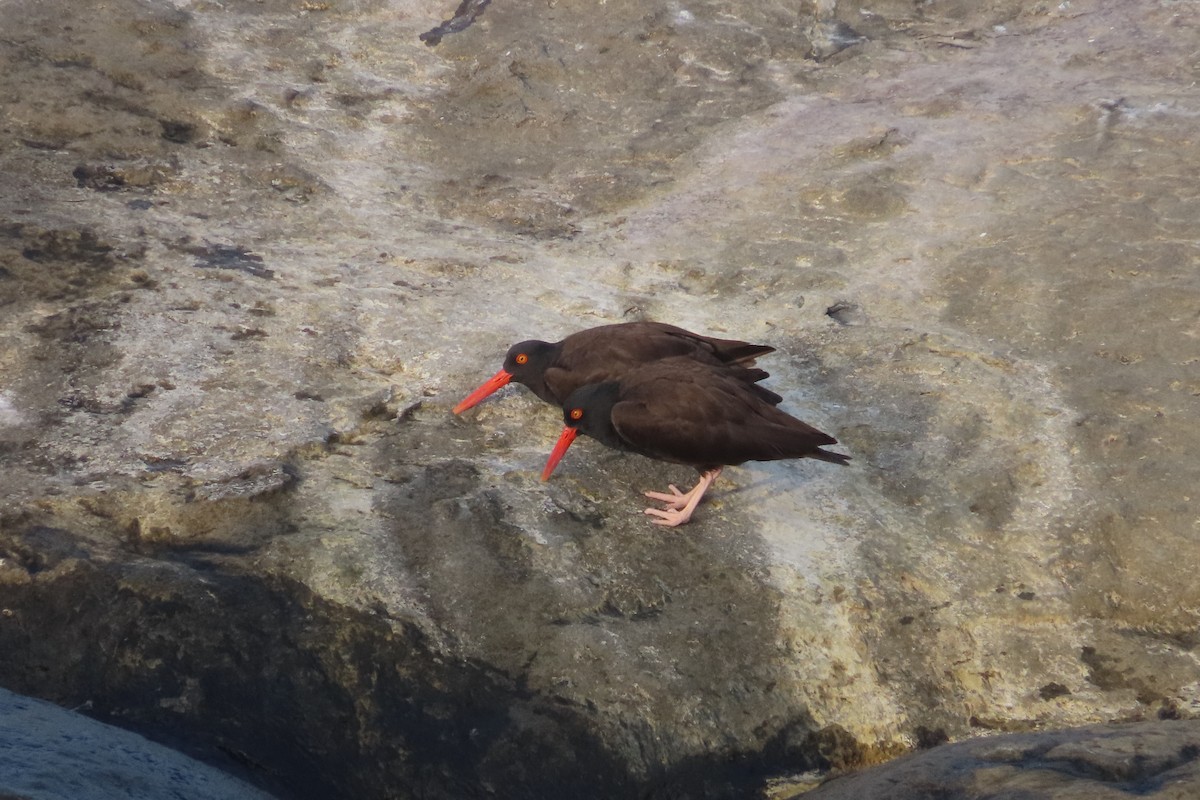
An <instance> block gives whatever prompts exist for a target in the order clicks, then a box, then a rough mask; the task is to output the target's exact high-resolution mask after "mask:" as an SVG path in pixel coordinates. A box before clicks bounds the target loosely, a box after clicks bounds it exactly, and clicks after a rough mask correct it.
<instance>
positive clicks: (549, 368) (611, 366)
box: [454, 322, 783, 414]
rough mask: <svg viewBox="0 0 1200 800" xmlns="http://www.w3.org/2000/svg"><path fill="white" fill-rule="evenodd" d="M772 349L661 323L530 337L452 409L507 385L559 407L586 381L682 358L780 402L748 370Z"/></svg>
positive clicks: (456, 410) (761, 374) (759, 376)
mask: <svg viewBox="0 0 1200 800" xmlns="http://www.w3.org/2000/svg"><path fill="white" fill-rule="evenodd" d="M774 351H775V348H774V347H770V346H768V345H765V344H751V343H749V342H742V341H738V340H737V339H717V338H715V337H712V336H701V335H700V334H698V333H692V332H691V331H688V330H684V329H683V328H677V327H676V326H674V325H667V324H666V323H663V322H623V323H619V324H616V325H601V326H600V327H598V328H588V329H587V330H583V331H579V332H577V333H573V334H571V335H570V336H568V337H567V338H565V339H563V340H562V341H560V342H543V341H539V340H537V339H530V340H529V341H525V342H518V343H517V344H514V345H513V346H512V347H511V348H509V350H508V354H507V355H506V356H505V358H504V367H503V368H502V369H501V370H500V371H499V372H497V373H496V374H495V375H493V376H492V377H491V378H489V379H488V380H487V381H486V382H485V383H484V384H483V385H482V386H480V387H479V388H478V389H476V390H475V391H474V392H472V393H471V394H470V395H468V396H467V397H466V399H464V400H463V401H462V402H461V403H459V404H458V405H456V406H455V407H454V413H455V414H461V413H462V412H464V411H466V410H467V409H468V408H471V407H473V406H475V405H477V404H478V403H479V402H480V401H482V400H483V399H484V398H485V397H487V396H488V395H490V394H491V393H492V392H495V391H496V390H497V389H499V388H500V387H502V386H504V385H506V384H508V383H509V382H510V381H515V382H516V383H520V384H524V385H525V386H527V387H528V388H529V390H530V391H532V392H533V393H534V394H535V395H537V396H538V397H540V398H541V399H543V400H545V401H546V402H547V403H552V404H554V405H556V406H561V405H562V403H563V401H564V400H566V399H567V395H569V394H571V392H573V391H575V390H576V389H578V388H579V387H580V386H585V385H587V384H589V383H603V382H604V381H611V380H615V379H617V378H619V377H621V375H623V374H624V373H625V372H628V371H629V370H631V369H634V368H636V367H639V366H642V365H643V364H647V363H650V362H653V361H658V360H660V359H664V358H672V357H679V356H682V357H687V358H689V359H691V360H693V361H696V362H698V363H701V364H707V365H710V366H713V367H726V368H728V369H729V375H730V377H732V378H735V379H737V380H740V381H743V382H745V383H747V384H748V385H750V386H751V387H752V388H751V391H752V392H754V393H755V394H756V395H757V396H758V397H759V398H760V399H762V400H763V401H765V402H768V403H772V404H775V403H779V402H780V401H781V400H782V399H783V398H781V397H780V396H779V395H777V394H775V393H774V392H772V391H771V390H770V389H765V388H763V387H761V386H757V385H756V384H755V382H756V381H760V380H762V379H763V378H766V377H768V373H766V372H764V371H763V370H761V369H753V368H752V367H753V366H754V359H755V358H757V357H758V356H763V355H766V354H767V353H772V352H774Z"/></svg>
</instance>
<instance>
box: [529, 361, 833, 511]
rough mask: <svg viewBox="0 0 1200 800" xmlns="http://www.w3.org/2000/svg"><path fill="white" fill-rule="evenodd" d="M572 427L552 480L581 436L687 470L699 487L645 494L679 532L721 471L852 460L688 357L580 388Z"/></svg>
mask: <svg viewBox="0 0 1200 800" xmlns="http://www.w3.org/2000/svg"><path fill="white" fill-rule="evenodd" d="M563 422H565V423H566V426H567V427H566V428H564V429H563V432H562V435H561V436H560V437H559V439H558V444H556V445H555V446H554V450H553V452H552V453H551V454H550V458H549V460H547V461H546V468H545V469H544V470H543V471H542V480H547V479H549V477H550V473H552V472H553V471H554V468H555V467H556V466H557V465H558V462H559V461H560V460H561V459H562V457H563V454H564V453H566V452H567V448H568V447H570V446H571V442H572V441H574V439H575V436H576V434H578V433H580V432H582V433H585V434H587V435H588V436H591V437H592V438H593V439H598V440H599V441H600V442H601V443H602V444H606V445H608V446H609V447H613V448H616V449H618V450H629V451H632V452H634V453H641V454H642V455H644V456H649V457H650V458H657V459H660V460H662V461H673V462H675V463H678V464H689V465H691V466H693V467H695V468H696V469H697V470H699V471H700V473H701V475H700V481H699V482H698V483H697V484H696V485H695V486H694V487H693V488H692V490H691V491H689V492H686V493H685V492H681V491H679V490H678V489H677V488H675V487H674V486H671V487H670V490H671V493H670V494H667V493H665V492H646V493H645V494H646V496H647V497H649V498H650V499H652V500H659V501H661V502H663V503H665V504H666V508H647V509H646V513H647V514H650V515H652V516H654V517H657V519H655V520H654V522H655V523H656V524H658V525H668V526H671V527H674V526H676V525H682V524H683V523H685V522H687V521H688V520H689V519H691V517H692V512H693V511H695V510H696V506H697V504H699V502H700V498H701V497H703V496H704V493H705V491H707V490H708V487H709V486H711V485H712V483H713V481H715V480H716V479H717V476H718V475H720V474H721V469H722V467H724V466H726V465H732V464H741V463H743V462H745V461H775V460H778V459H784V458H805V457H807V458H816V459H820V460H821V461H828V462H830V463H833V464H845V463H846V462H847V461H849V460H850V457H849V456H845V455H842V454H840V453H830V452H828V451H826V450H822V449H821V446H822V445H827V444H837V439H834V438H833V437H832V436H830V435H829V434H827V433H822V432H821V431H819V430H817V429H816V428H814V427H813V426H811V425H809V424H808V423H805V422H801V421H800V420H798V419H796V418H795V417H793V416H791V415H790V414H786V413H784V412H783V411H780V410H779V409H777V408H775V406H774V405H772V404H770V403H766V402H763V401H762V400H760V399H759V398H758V397H757V396H756V395H755V394H754V392H753V391H750V388H749V386H748V385H747V384H746V383H744V382H742V381H739V380H737V379H734V378H730V377H729V376H728V375H726V374H723V373H722V372H721V370H719V369H713V368H712V367H709V366H706V365H704V364H698V363H696V362H695V361H692V360H691V359H687V358H669V359H664V360H662V361H656V362H654V363H651V364H646V365H645V366H642V367H639V368H637V369H635V370H632V371H630V372H627V373H626V374H625V375H624V376H623V377H622V378H620V379H619V380H616V381H607V382H603V383H593V384H589V385H587V386H583V387H581V388H579V389H576V390H575V391H574V392H572V393H571V395H570V396H569V397H568V398H567V400H566V402H565V403H564V404H563Z"/></svg>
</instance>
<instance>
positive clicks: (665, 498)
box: [642, 483, 692, 511]
mask: <svg viewBox="0 0 1200 800" xmlns="http://www.w3.org/2000/svg"><path fill="white" fill-rule="evenodd" d="M667 488H668V489H670V490H671V493H670V494H667V493H666V492H642V494H644V495H646V497H649V498H650V499H651V500H658V501H659V502H660V503H666V504H667V508H671V509H674V510H676V511H678V510H679V509H681V508H683V507H684V506H686V505H687V504H688V500H690V499H692V493H691V492H688V493H687V494H684V493H683V492H681V491H679V489H677V488H676V487H675V484H673V483H671V484H668V485H667Z"/></svg>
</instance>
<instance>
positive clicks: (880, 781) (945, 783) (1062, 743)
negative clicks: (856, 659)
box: [776, 720, 1200, 800]
mask: <svg viewBox="0 0 1200 800" xmlns="http://www.w3.org/2000/svg"><path fill="white" fill-rule="evenodd" d="M1197 785H1200V721H1198V720H1188V721H1186V722H1154V723H1146V722H1143V723H1138V724H1132V725H1110V726H1094V727H1086V728H1078V729H1075V730H1070V731H1054V732H1046V733H1022V734H1009V735H1007V736H997V737H987V738H983V739H974V740H971V741H967V742H959V743H957V744H951V745H945V746H943V747H939V748H936V749H934V750H931V751H929V752H926V753H920V754H918V755H912V756H906V757H905V758H901V759H897V760H896V761H894V762H892V763H890V764H887V765H884V766H881V767H875V768H873V769H870V770H867V771H865V772H863V773H862V774H859V775H852V776H849V777H845V778H841V779H837V780H833V781H830V782H829V783H827V784H825V785H824V786H821V787H820V788H819V789H817V790H815V791H813V792H811V793H808V794H805V795H804V797H805V798H806V800H807V798H814V800H893V798H898V797H914V798H915V797H937V798H944V800H971V798H990V797H1020V798H1021V799H1022V800H1043V798H1045V799H1046V800H1049V799H1050V798H1053V800H1072V799H1073V798H1078V800H1097V799H1098V798H1106V799H1107V798H1112V800H1117V798H1122V797H1138V798H1155V799H1156V800H1157V799H1159V798H1161V799H1162V800H1166V799H1167V798H1178V799H1179V800H1185V799H1186V798H1191V797H1195V796H1196V786H1197ZM785 791H786V790H785V787H784V785H783V784H780V785H779V786H778V787H777V794H776V796H777V797H784V796H786V794H785V793H784V792H785Z"/></svg>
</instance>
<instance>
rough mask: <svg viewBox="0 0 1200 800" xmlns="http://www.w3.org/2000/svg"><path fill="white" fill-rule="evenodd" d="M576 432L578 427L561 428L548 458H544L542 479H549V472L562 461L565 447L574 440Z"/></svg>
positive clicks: (565, 450)
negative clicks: (544, 464)
mask: <svg viewBox="0 0 1200 800" xmlns="http://www.w3.org/2000/svg"><path fill="white" fill-rule="evenodd" d="M578 433H579V429H578V428H563V432H562V435H560V436H559V437H558V444H556V445H554V449H553V450H552V451H550V458H548V459H546V468H545V469H543V470H542V480H544V481H548V480H550V473H551V472H554V468H555V467H557V466H558V462H559V461H562V457H563V456H564V455H565V454H566V452H567V448H568V447H570V446H571V442H573V441H575V436H576V435H577V434H578Z"/></svg>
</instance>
